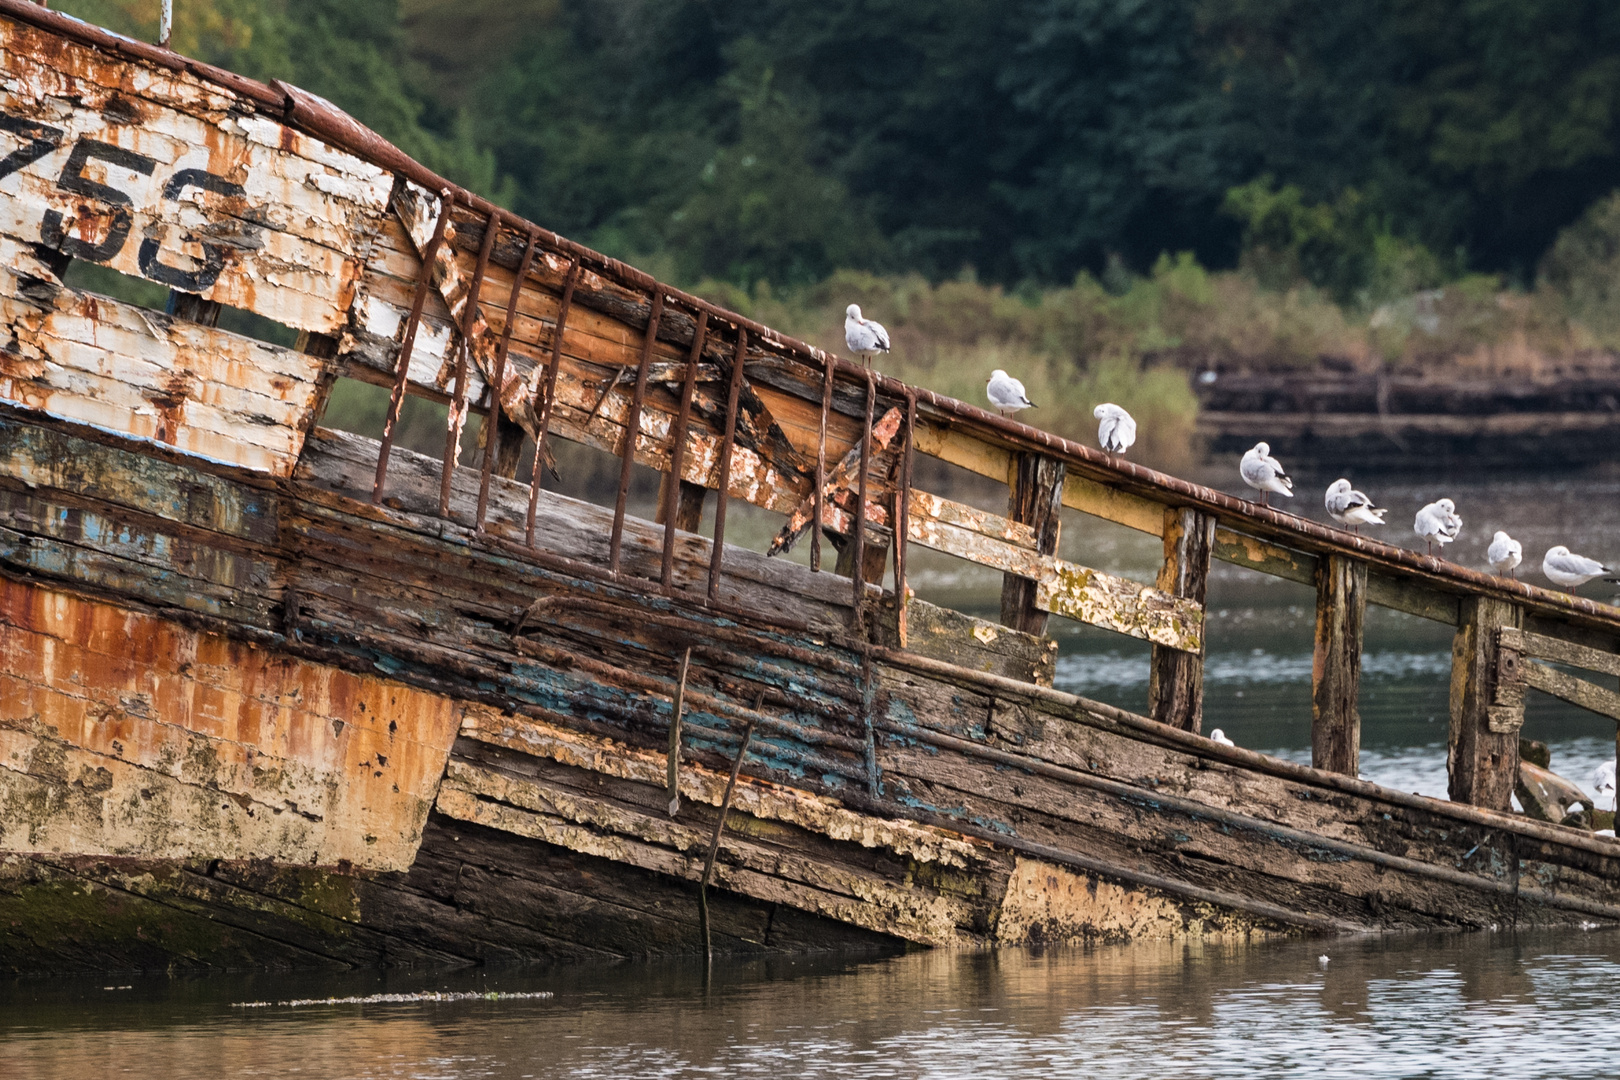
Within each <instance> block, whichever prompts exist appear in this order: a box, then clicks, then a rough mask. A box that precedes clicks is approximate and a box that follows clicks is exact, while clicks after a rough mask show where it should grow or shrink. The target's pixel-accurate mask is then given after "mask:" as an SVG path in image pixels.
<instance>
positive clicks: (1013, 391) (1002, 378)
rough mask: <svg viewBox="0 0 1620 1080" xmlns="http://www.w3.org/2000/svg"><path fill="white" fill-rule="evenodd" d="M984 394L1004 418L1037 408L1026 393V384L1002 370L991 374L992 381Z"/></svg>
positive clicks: (987, 384)
mask: <svg viewBox="0 0 1620 1080" xmlns="http://www.w3.org/2000/svg"><path fill="white" fill-rule="evenodd" d="M984 394H985V396H986V397H988V398H989V399H990V404H992V405H994V406H995V407H996V411H997V412H999V413H1000V414H1001V415H1002V416H1007V415H1008V414H1010V413H1015V412H1017V411H1018V410H1019V409H1033V408H1034V407H1035V403H1034V402H1033V401H1031V400H1029V396H1028V395H1027V394H1025V393H1024V384H1023V383H1021V382H1019V381H1018V380H1017V379H1015V378H1013V377H1012V376H1011V375H1009V374H1007V373H1006V372H1005V371H1002V370H1001V369H1000V368H996V370H994V371H992V372H991V373H990V381H989V382H988V383H986V384H985V388H984Z"/></svg>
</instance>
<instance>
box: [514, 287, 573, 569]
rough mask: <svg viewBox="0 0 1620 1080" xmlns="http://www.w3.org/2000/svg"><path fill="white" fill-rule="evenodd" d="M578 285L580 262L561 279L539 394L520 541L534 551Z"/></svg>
mask: <svg viewBox="0 0 1620 1080" xmlns="http://www.w3.org/2000/svg"><path fill="white" fill-rule="evenodd" d="M577 284H579V260H578V259H575V260H574V261H573V262H571V263H569V265H568V276H567V277H566V278H564V279H563V293H562V303H561V304H559V305H558V306H557V328H556V330H555V331H553V332H552V335H551V366H550V367H549V368H547V369H546V385H545V389H544V391H542V397H541V401H540V410H539V415H538V417H537V418H536V420H535V426H536V428H537V429H538V430H537V431H536V432H535V440H534V472H533V474H532V475H531V476H530V477H529V512H528V516H527V518H526V519H525V523H524V528H523V541H524V543H526V544H528V545H529V546H530V547H531V548H532V547H534V510H535V507H536V506H538V505H539V504H540V485H541V484H542V482H544V480H545V474H544V473H543V472H542V471H541V466H542V465H544V464H545V461H546V443H547V441H548V438H547V437H548V436H549V435H550V433H551V409H552V406H553V405H554V404H556V401H557V369H558V368H559V367H561V366H562V340H563V330H564V328H565V327H567V326H568V309H569V307H571V306H572V305H573V303H574V286H575V285H577Z"/></svg>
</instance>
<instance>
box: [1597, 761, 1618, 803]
mask: <svg viewBox="0 0 1620 1080" xmlns="http://www.w3.org/2000/svg"><path fill="white" fill-rule="evenodd" d="M1592 794H1594V795H1596V796H1597V797H1598V798H1600V799H1601V798H1602V797H1603V796H1605V795H1607V796H1608V797H1609V798H1611V799H1613V798H1614V762H1612V761H1605V762H1604V763H1603V764H1601V765H1599V766H1598V767H1597V768H1595V769H1593V770H1592Z"/></svg>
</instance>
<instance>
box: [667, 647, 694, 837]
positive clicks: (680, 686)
mask: <svg viewBox="0 0 1620 1080" xmlns="http://www.w3.org/2000/svg"><path fill="white" fill-rule="evenodd" d="M691 667H692V647H691V646H690V645H688V646H687V647H686V651H685V652H683V653H681V677H680V681H679V682H678V683H676V684H675V700H674V701H672V702H670V716H669V768H668V773H669V775H668V784H669V816H670V817H674V816H675V815H676V814H677V813H679V812H680V809H681V713H682V711H683V710H684V709H685V708H686V674H687V672H688V671H689V670H691Z"/></svg>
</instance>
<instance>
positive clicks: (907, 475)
mask: <svg viewBox="0 0 1620 1080" xmlns="http://www.w3.org/2000/svg"><path fill="white" fill-rule="evenodd" d="M916 433H917V394H916V391H909V392H907V394H906V441H905V442H904V443H902V444H901V452H900V482H899V483H898V484H896V485H895V491H894V516H893V518H892V520H893V521H894V609H895V612H894V617H895V633H896V634H897V635H898V636H899V639H900V647H901V648H902V649H903V648H905V647H906V629H907V628H906V605H907V597H906V554H907V552H906V545H907V544H908V543H909V542H910V540H911V463H912V450H913V448H914V444H915V442H916Z"/></svg>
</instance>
